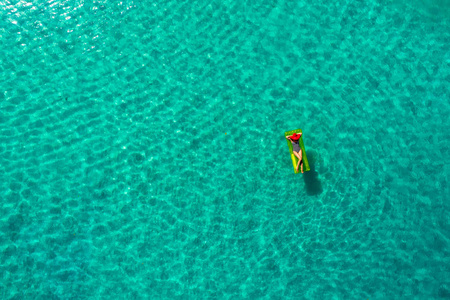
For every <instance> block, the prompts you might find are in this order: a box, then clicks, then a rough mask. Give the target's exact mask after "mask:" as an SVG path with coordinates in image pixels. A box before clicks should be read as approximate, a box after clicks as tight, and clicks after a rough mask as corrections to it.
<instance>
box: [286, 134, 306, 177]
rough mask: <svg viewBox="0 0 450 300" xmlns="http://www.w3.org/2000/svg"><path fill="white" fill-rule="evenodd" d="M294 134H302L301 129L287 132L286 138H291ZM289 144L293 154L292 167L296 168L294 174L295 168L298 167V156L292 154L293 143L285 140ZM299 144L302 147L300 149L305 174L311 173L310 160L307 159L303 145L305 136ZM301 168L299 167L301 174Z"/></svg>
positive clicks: (290, 151)
mask: <svg viewBox="0 0 450 300" xmlns="http://www.w3.org/2000/svg"><path fill="white" fill-rule="evenodd" d="M294 133H302V130H301V129H295V130H291V131H286V132H285V133H284V136H285V137H286V136H289V135H293V134H294ZM284 139H285V140H286V141H287V143H288V147H289V153H290V154H291V159H292V165H293V167H294V172H295V167H296V166H297V163H298V158H297V156H295V155H294V153H293V152H292V143H291V141H289V140H288V139H286V138H284ZM298 144H299V145H300V148H301V149H302V158H303V172H306V171H309V170H310V168H309V163H308V158H307V157H306V151H305V145H304V144H303V136H302V137H301V138H300V140H299V142H298ZM300 172H301V171H300V166H299V167H298V172H295V173H296V174H297V173H300Z"/></svg>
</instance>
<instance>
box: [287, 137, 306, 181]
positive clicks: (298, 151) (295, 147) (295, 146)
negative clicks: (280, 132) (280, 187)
mask: <svg viewBox="0 0 450 300" xmlns="http://www.w3.org/2000/svg"><path fill="white" fill-rule="evenodd" d="M301 137H302V133H300V134H298V133H294V134H293V135H291V136H289V135H288V136H286V138H287V139H288V140H289V141H291V143H292V152H293V153H294V155H295V156H297V158H298V163H297V167H295V172H298V166H299V165H300V167H301V169H300V170H301V171H302V173H303V159H302V149H301V148H300V145H299V144H298V141H299V140H300V138H301Z"/></svg>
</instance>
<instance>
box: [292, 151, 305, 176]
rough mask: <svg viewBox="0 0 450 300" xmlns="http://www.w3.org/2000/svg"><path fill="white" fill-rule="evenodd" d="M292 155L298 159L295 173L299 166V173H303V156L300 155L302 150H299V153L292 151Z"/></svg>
mask: <svg viewBox="0 0 450 300" xmlns="http://www.w3.org/2000/svg"><path fill="white" fill-rule="evenodd" d="M293 153H294V155H295V156H297V158H298V163H297V167H296V168H295V172H298V166H299V165H301V171H302V173H303V159H302V157H303V155H302V149H300V151H299V152H295V151H293Z"/></svg>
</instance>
